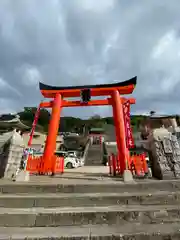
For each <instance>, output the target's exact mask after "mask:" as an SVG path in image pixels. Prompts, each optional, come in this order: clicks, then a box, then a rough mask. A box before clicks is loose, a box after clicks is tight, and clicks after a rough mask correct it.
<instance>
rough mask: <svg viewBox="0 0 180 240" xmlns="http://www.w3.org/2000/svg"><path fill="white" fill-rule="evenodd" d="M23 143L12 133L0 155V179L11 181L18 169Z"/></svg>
mask: <svg viewBox="0 0 180 240" xmlns="http://www.w3.org/2000/svg"><path fill="white" fill-rule="evenodd" d="M23 149H24V142H23V139H22V137H21V135H20V134H19V133H18V132H16V131H13V132H12V135H11V137H10V138H9V139H8V141H6V142H5V144H4V146H3V150H2V152H1V154H0V177H1V178H2V177H4V178H7V179H11V177H12V175H13V174H15V173H16V170H17V169H18V168H19V167H20V163H21V160H22V156H23Z"/></svg>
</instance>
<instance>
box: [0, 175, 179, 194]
mask: <svg viewBox="0 0 180 240" xmlns="http://www.w3.org/2000/svg"><path fill="white" fill-rule="evenodd" d="M39 180H41V181H42V182H38V179H36V181H37V182H38V183H35V182H29V183H27V182H26V183H25V182H24V183H18V182H14V183H3V180H2V182H0V194H1V193H7V194H13V193H15V194H18V193H29V194H30V193H102V192H106V193H108V192H112V193H117V192H119V193H123V192H132V193H133V192H139V193H140V192H142V191H145V190H147V189H148V190H149V191H150V192H152V191H180V180H163V181H159V180H142V181H138V180H137V182H134V183H131V184H127V183H124V182H122V181H121V180H120V179H117V178H116V179H114V181H113V180H111V181H108V182H107V181H106V180H105V179H104V180H103V181H101V183H99V181H94V182H93V181H86V180H84V183H83V181H82V183H81V184H80V183H78V184H76V182H75V181H76V180H74V181H72V184H68V183H67V182H66V181H64V184H62V182H63V180H62V179H61V178H59V180H58V178H56V179H55V180H56V182H57V181H59V184H57V183H56V184H53V183H48V182H43V178H41V179H39ZM51 180H53V179H52V178H48V181H49V182H51Z"/></svg>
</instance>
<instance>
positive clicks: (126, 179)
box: [123, 169, 135, 183]
mask: <svg viewBox="0 0 180 240" xmlns="http://www.w3.org/2000/svg"><path fill="white" fill-rule="evenodd" d="M123 181H124V182H125V183H135V181H134V179H133V175H132V172H131V171H130V170H128V169H126V170H124V173H123Z"/></svg>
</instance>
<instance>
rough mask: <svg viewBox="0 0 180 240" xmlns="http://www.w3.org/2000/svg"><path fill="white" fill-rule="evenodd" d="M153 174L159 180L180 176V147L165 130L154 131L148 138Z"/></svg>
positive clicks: (174, 138) (173, 136) (175, 138)
mask: <svg viewBox="0 0 180 240" xmlns="http://www.w3.org/2000/svg"><path fill="white" fill-rule="evenodd" d="M147 148H148V149H149V151H150V161H151V164H152V174H153V176H154V177H156V178H158V179H165V178H173V177H179V176H180V146H179V142H178V140H177V137H176V136H175V135H173V134H172V133H171V132H169V131H168V130H167V129H165V128H159V129H154V130H153V131H152V132H151V134H150V135H149V137H148V145H147Z"/></svg>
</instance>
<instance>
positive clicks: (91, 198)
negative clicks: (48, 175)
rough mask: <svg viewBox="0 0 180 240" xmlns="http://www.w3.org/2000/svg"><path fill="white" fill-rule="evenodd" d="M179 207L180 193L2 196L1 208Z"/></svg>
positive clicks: (0, 200)
mask: <svg viewBox="0 0 180 240" xmlns="http://www.w3.org/2000/svg"><path fill="white" fill-rule="evenodd" d="M125 204H127V205H148V204H149V205H178V204H180V192H167V191H158V192H152V193H150V192H149V191H148V192H142V193H138V192H137V193H79V194H78V193H67V194H61V193H58V194H23V195H22V194H21V195H17V194H14V195H12V194H2V195H0V207H1V208H2V207H5V208H31V207H44V208H54V207H68V206H71V207H80V206H81V207H87V206H108V205H125Z"/></svg>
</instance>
